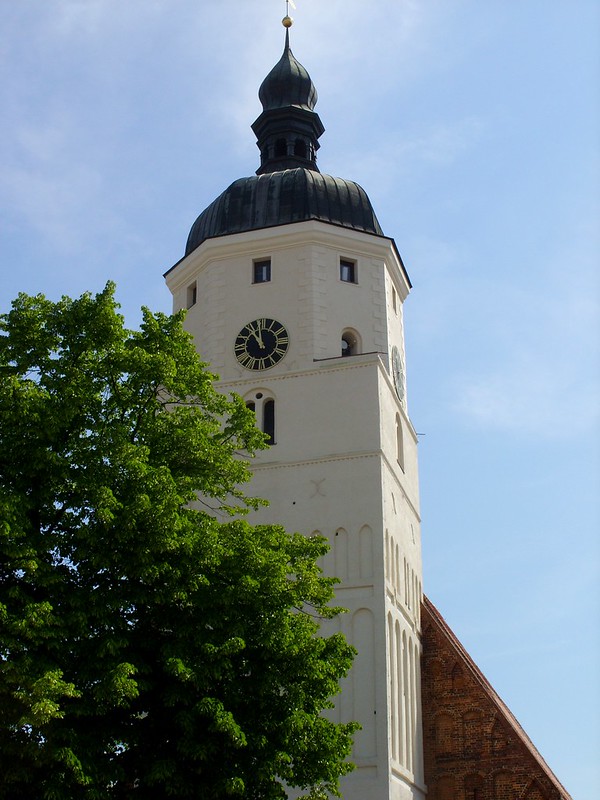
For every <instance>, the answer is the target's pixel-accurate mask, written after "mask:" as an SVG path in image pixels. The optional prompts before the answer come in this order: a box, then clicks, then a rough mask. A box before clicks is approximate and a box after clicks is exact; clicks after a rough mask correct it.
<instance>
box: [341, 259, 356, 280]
mask: <svg viewBox="0 0 600 800" xmlns="http://www.w3.org/2000/svg"><path fill="white" fill-rule="evenodd" d="M340 280H341V281H344V282H345V283H356V262H355V261H346V260H345V259H343V258H340Z"/></svg>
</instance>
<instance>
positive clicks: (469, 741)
mask: <svg viewBox="0 0 600 800" xmlns="http://www.w3.org/2000/svg"><path fill="white" fill-rule="evenodd" d="M463 744H464V752H465V753H468V754H470V755H475V754H476V753H481V750H482V731H481V714H480V713H479V712H478V711H467V713H466V714H464V715H463ZM474 800H475V798H474Z"/></svg>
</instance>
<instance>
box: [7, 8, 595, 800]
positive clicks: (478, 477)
mask: <svg viewBox="0 0 600 800" xmlns="http://www.w3.org/2000/svg"><path fill="white" fill-rule="evenodd" d="M296 5H297V6H298V8H297V10H296V11H295V12H293V15H294V17H295V19H296V23H295V25H294V27H293V29H292V48H293V50H294V53H295V55H296V56H297V57H298V59H299V60H300V61H301V62H302V63H303V64H304V65H305V66H306V67H307V69H308V70H309V72H310V74H311V76H312V78H313V80H314V82H315V84H316V86H317V89H318V92H319V98H320V99H319V104H318V106H317V111H318V112H319V114H320V116H321V118H322V120H323V122H324V124H325V128H326V132H325V134H324V136H323V137H322V138H321V145H322V147H321V150H320V151H319V165H320V168H321V170H322V171H325V172H328V173H330V174H333V175H338V176H342V177H346V178H351V179H353V180H356V181H358V182H359V183H360V184H361V185H362V186H363V187H364V188H365V189H366V190H367V192H368V194H369V196H370V198H371V200H372V202H373V205H374V207H375V209H376V211H377V214H378V216H379V220H380V222H381V224H382V226H383V229H384V231H385V232H386V234H387V235H390V236H393V237H394V238H395V240H396V243H397V245H398V248H399V250H400V252H401V253H402V256H403V259H404V261H405V264H406V266H407V269H408V271H409V274H410V276H411V279H412V282H413V285H414V289H413V292H412V295H411V297H410V298H409V299H408V301H407V308H406V326H407V347H408V353H407V373H408V399H409V406H410V412H411V416H412V419H413V422H414V424H415V427H416V429H417V430H418V431H419V433H420V434H422V436H421V444H420V468H421V492H422V498H421V499H422V515H423V547H424V563H425V567H424V570H425V573H424V583H425V591H426V592H427V593H428V595H429V596H430V597H431V599H432V600H433V602H434V603H435V604H436V605H437V606H438V608H439V609H440V611H441V612H442V614H443V615H444V616H445V618H446V619H447V621H448V622H449V624H450V625H451V626H452V627H453V629H454V631H455V632H456V634H457V635H458V637H459V638H460V639H461V640H462V642H463V643H464V645H465V646H466V647H467V649H468V650H469V652H470V653H471V655H472V656H473V657H474V659H475V661H476V662H477V663H478V665H479V666H480V667H481V669H482V670H483V671H484V673H485V674H486V676H487V677H488V678H489V680H490V681H491V683H492V684H493V685H494V687H495V688H496V690H497V691H498V692H499V694H500V695H501V697H502V698H503V699H504V700H505V701H506V702H507V703H508V705H509V706H510V707H511V709H512V710H513V712H514V713H515V715H516V717H517V718H518V719H519V721H520V722H521V723H522V724H523V726H524V727H525V729H526V731H527V732H528V734H529V735H530V737H531V738H532V740H533V741H534V743H535V744H536V746H537V747H538V749H539V750H540V751H541V753H542V754H543V756H544V757H545V758H546V760H547V761H548V763H549V764H550V766H551V767H552V768H553V770H554V771H555V772H556V774H557V776H558V777H559V779H560V780H561V781H562V782H563V783H564V784H565V786H566V788H567V789H568V790H569V791H570V792H571V794H572V795H573V797H574V798H575V800H596V798H597V797H598V796H599V794H600V771H599V766H598V764H599V759H598V753H599V752H600V723H599V718H600V713H599V711H600V697H599V694H600V689H599V686H600V594H599V591H600V590H599V588H598V586H599V572H600V569H599V561H600V551H599V532H600V501H599V494H600V424H599V400H598V398H599V394H600V393H599V389H600V355H599V342H600V311H599V304H600V303H599V301H600V279H599V269H598V267H599V256H600V236H599V226H598V220H599V219H600V159H599V148H598V144H599V142H600V100H599V98H600V44H599V38H598V31H599V30H600V3H598V2H597V0H427V1H426V0H420V1H419V0H397V2H395V3H365V2H358V0H344V2H342V0H327V2H323V0H321V1H320V2H319V0H296ZM284 12H285V3H284V2H283V1H282V0H281V2H280V0H247V1H246V2H244V3H238V4H233V3H224V2H222V0H218V1H217V0H128V2H126V3H124V2H122V0H0V66H1V69H2V74H3V80H2V83H1V85H0V124H1V130H2V137H0V158H1V162H0V163H1V165H2V166H1V169H0V207H1V211H0V255H1V258H2V262H1V263H2V268H1V271H0V307H1V308H2V310H4V309H6V308H7V307H8V305H9V303H10V300H11V299H12V298H13V297H14V296H15V295H16V294H17V293H18V292H19V291H25V292H28V293H37V292H44V293H46V294H47V295H49V296H50V297H53V298H57V297H59V296H60V295H61V294H69V295H77V294H79V293H81V292H82V291H85V290H91V291H97V290H99V289H101V288H102V287H103V286H104V284H105V282H106V280H108V279H113V280H115V281H116V282H117V286H118V297H119V299H120V301H121V303H122V307H123V311H124V313H125V315H126V319H127V321H128V323H129V324H130V325H131V326H135V325H137V323H138V320H139V307H140V305H142V304H144V305H148V306H149V307H150V308H152V309H154V310H165V311H168V310H169V309H170V298H169V294H168V291H167V290H166V288H165V286H164V284H163V279H162V273H163V272H164V271H165V270H166V269H167V268H169V267H170V266H171V265H172V264H174V263H175V262H176V261H177V260H178V259H179V258H180V257H181V256H182V254H183V248H184V246H185V240H186V237H187V233H188V230H189V227H190V226H191V224H192V222H193V221H194V219H195V217H196V216H197V215H198V214H199V213H200V211H201V210H202V209H203V208H204V207H205V206H206V205H208V203H209V202H210V201H211V200H212V199H213V198H214V197H216V195H217V194H219V193H220V192H221V191H222V190H223V189H224V188H225V187H226V186H227V185H229V183H230V182H231V181H233V180H234V179H235V178H238V177H241V176H243V175H249V174H252V173H253V172H254V170H255V169H256V168H257V166H258V150H257V149H256V146H255V140H254V137H253V134H252V132H251V130H250V124H251V123H252V122H253V121H254V119H255V118H256V117H257V116H258V114H259V111H260V105H259V103H258V99H257V91H258V86H259V85H260V82H261V81H262V79H263V78H264V76H265V75H266V74H267V72H268V71H269V70H270V68H271V67H272V66H273V65H274V64H275V62H276V61H277V60H278V59H279V56H280V54H281V50H282V46H283V29H282V28H281V25H280V20H281V17H282V16H283V14H284Z"/></svg>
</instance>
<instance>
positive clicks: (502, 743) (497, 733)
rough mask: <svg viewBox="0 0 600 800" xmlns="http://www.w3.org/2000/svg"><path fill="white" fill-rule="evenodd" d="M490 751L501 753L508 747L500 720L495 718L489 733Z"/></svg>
mask: <svg viewBox="0 0 600 800" xmlns="http://www.w3.org/2000/svg"><path fill="white" fill-rule="evenodd" d="M491 742H492V752H493V753H503V752H504V751H505V750H506V748H507V747H508V737H507V735H506V731H505V729H504V726H503V725H502V723H501V722H500V720H498V719H497V720H496V721H495V722H494V725H493V727H492V734H491Z"/></svg>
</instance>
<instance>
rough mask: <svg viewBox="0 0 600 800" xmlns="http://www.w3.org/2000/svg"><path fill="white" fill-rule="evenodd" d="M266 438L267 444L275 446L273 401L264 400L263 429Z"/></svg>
mask: <svg viewBox="0 0 600 800" xmlns="http://www.w3.org/2000/svg"><path fill="white" fill-rule="evenodd" d="M262 429H263V431H264V433H266V434H267V436H268V443H269V444H275V400H271V399H269V400H265V402H264V403H263V427H262Z"/></svg>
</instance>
